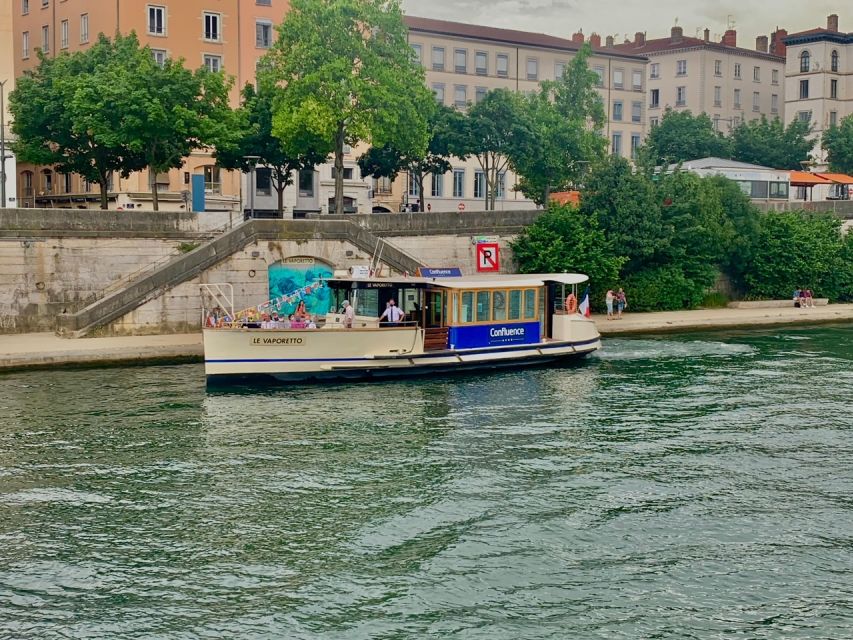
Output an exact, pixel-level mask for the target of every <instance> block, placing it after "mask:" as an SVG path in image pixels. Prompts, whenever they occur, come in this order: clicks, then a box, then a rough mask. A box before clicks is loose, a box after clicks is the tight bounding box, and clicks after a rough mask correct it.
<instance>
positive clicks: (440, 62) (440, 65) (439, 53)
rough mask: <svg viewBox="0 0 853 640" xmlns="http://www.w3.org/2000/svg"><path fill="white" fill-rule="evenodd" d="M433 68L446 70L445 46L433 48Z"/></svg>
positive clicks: (434, 69)
mask: <svg viewBox="0 0 853 640" xmlns="http://www.w3.org/2000/svg"><path fill="white" fill-rule="evenodd" d="M432 70H433V71H444V47H433V48H432Z"/></svg>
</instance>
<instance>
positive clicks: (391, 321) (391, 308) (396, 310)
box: [379, 298, 406, 327]
mask: <svg viewBox="0 0 853 640" xmlns="http://www.w3.org/2000/svg"><path fill="white" fill-rule="evenodd" d="M405 315H406V314H405V313H403V310H402V309H400V307H398V306H397V304H396V303H395V302H394V299H393V298H392V299H391V300H389V301H388V306H387V307H386V308H385V311H383V312H382V315H381V316H379V323H380V324H381V323H382V321H383V320H385V319H387V326H389V327H397V326H400V322H401V321H402V320H403V317H404V316H405Z"/></svg>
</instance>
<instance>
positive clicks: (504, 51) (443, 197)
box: [377, 16, 647, 211]
mask: <svg viewBox="0 0 853 640" xmlns="http://www.w3.org/2000/svg"><path fill="white" fill-rule="evenodd" d="M405 21H406V25H407V26H408V27H409V42H410V44H411V46H412V48H413V49H414V51H415V55H416V56H417V58H418V60H420V62H421V63H422V64H423V65H424V67H425V70H426V82H427V85H428V86H429V87H430V88H431V89H432V91H433V93H434V94H435V97H436V100H438V101H439V102H441V103H442V104H445V105H449V106H455V107H457V108H459V109H465V108H467V107H468V106H469V105H471V104H476V103H477V102H478V101H480V100H481V99H482V98H483V96H485V95H486V93H487V92H488V91H490V90H492V89H497V88H507V89H512V90H515V91H522V92H533V91H536V90H537V89H538V87H539V83H540V82H542V81H543V80H554V79H555V78H557V77H560V76H562V74H563V70H564V69H565V68H566V65H568V64H569V62H570V61H571V60H572V58H573V57H574V56H575V54H576V53H577V52H578V50H579V49H580V47H581V46H583V44H584V41H585V40H584V35H583V34H582V33H575V34H574V35H573V36H572V37H571V38H570V39H564V38H557V37H555V36H549V35H545V34H539V33H528V32H524V31H515V30H511V29H496V28H492V27H484V26H480V25H473V24H465V23H460V22H448V21H444V20H433V19H430V18H420V17H415V16H406V18H405ZM589 42H590V44H591V46H592V49H593V55H592V57H591V58H590V61H589V65H590V68H591V69H593V70H594V71H595V72H596V73H597V74H598V77H599V83H598V90H599V93H600V94H601V97H602V99H603V101H604V104H605V107H606V110H607V114H608V119H607V122H606V124H605V127H604V130H603V131H602V135H605V136H606V137H607V139H608V140H609V141H610V145H611V151H612V152H613V153H616V154H619V155H622V156H624V157H626V158H630V157H631V156H632V154H633V153H634V152H635V151H636V149H637V148H638V147H639V146H640V144H641V142H642V140H643V137H644V136H645V131H646V118H645V113H644V108H643V106H644V96H645V89H646V86H645V85H646V83H645V77H646V64H647V59H646V58H644V57H642V56H637V55H633V54H627V53H624V52H621V51H617V50H615V49H605V48H603V47H602V46H601V38H600V37H599V36H597V35H595V34H593V35H592V36H591V37H590V38H589ZM452 165H453V169H452V171H450V172H448V173H447V174H446V175H443V176H435V177H434V178H433V179H432V181H430V180H427V181H426V183H425V185H424V188H425V189H429V190H430V192H429V193H427V194H426V198H425V200H426V202H427V203H428V204H429V205H430V208H431V210H433V211H442V210H454V211H455V210H457V208H459V205H460V204H461V205H463V206H464V207H465V208H467V209H471V208H482V201H483V198H484V197H485V180H484V177H483V173H482V171H481V169H480V167H479V164H478V163H477V161H476V159H468V160H465V161H463V160H459V159H454V160H453V162H452ZM515 184H516V177H515V175H513V173H512V172H511V171H507V172H506V175H505V176H503V178H502V179H501V181H500V186H499V192H498V198H497V201H496V207H497V208H498V209H511V208H527V207H532V206H533V203H532V202H531V201H529V200H527V199H525V198H524V197H523V196H522V195H521V193H518V192H516V191H514V189H513V188H514V186H515ZM386 186H387V185H386ZM388 191H390V192H391V193H390V196H391V198H389V200H393V198H394V197H398V196H399V195H400V194H399V193H398V192H397V191H394V190H393V189H389V190H388ZM378 192H379V188H377V197H379V195H380V194H379V193H378ZM407 197H408V202H409V203H410V204H411V203H413V202H420V194H418V193H417V186H416V185H415V184H412V183H411V181H410V184H409V188H408V191H407ZM390 206H393V205H390ZM389 208H390V207H389Z"/></svg>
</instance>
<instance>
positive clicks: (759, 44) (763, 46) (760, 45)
mask: <svg viewBox="0 0 853 640" xmlns="http://www.w3.org/2000/svg"><path fill="white" fill-rule="evenodd" d="M755 50H756V51H760V52H761V53H767V36H758V37H757V38H756V39H755Z"/></svg>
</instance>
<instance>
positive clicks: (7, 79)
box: [0, 0, 16, 207]
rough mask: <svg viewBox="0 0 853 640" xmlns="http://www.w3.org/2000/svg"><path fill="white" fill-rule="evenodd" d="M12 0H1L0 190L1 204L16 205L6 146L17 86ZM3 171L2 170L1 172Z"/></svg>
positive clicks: (8, 151) (9, 156)
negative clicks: (1, 178)
mask: <svg viewBox="0 0 853 640" xmlns="http://www.w3.org/2000/svg"><path fill="white" fill-rule="evenodd" d="M12 33H13V27H12V0H0V85H2V88H0V93H2V94H3V105H4V110H3V114H2V121H3V123H4V127H3V136H4V138H5V142H6V144H5V145H4V150H5V155H6V159H5V174H6V175H5V178H6V183H5V185H3V186H4V187H5V189H0V191H4V192H5V195H6V201H5V202H3V199H2V197H0V206H7V207H14V206H15V205H16V197H15V196H16V193H15V160H14V158H12V157H11V155H12V152H11V151H10V150H9V149H8V148H7V147H6V145H8V143H9V141H10V138H11V135H10V131H9V128H10V126H9V123H10V119H9V100H8V98H9V93H10V92H11V91H12V90H13V89H14V88H15V65H14V63H13V60H14V58H13V57H12ZM0 162H4V160H3V159H2V152H0ZM2 173H3V172H2V171H0V174H2Z"/></svg>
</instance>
